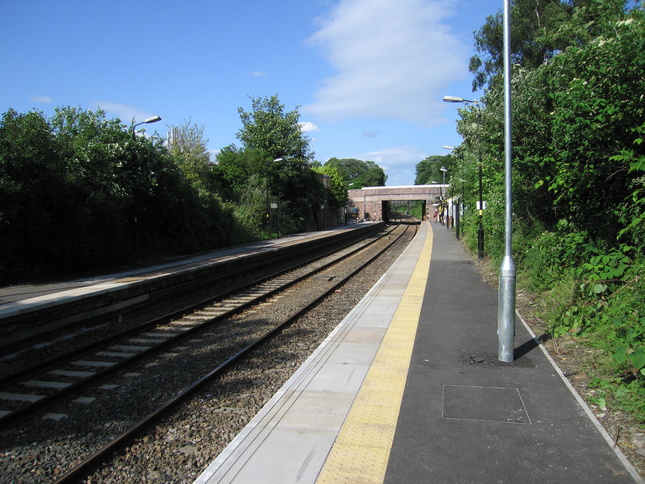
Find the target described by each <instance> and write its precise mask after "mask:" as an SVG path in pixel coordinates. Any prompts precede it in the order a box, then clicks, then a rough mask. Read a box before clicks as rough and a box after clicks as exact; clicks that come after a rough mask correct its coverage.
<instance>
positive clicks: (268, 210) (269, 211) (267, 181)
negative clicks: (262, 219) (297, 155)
mask: <svg viewBox="0 0 645 484" xmlns="http://www.w3.org/2000/svg"><path fill="white" fill-rule="evenodd" d="M282 160H283V158H276V159H275V160H273V163H275V162H277V161H282ZM265 171H266V189H267V233H268V234H269V238H271V228H272V224H271V205H270V204H269V162H268V161H267V163H266V170H265Z"/></svg>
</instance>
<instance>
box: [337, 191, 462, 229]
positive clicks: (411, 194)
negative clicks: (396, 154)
mask: <svg viewBox="0 0 645 484" xmlns="http://www.w3.org/2000/svg"><path fill="white" fill-rule="evenodd" d="M449 187H450V185H442V184H437V185H410V186H401V187H366V188H361V189H358V190H349V202H348V206H350V207H356V208H357V209H358V217H359V218H367V216H369V218H370V219H371V220H383V221H385V222H387V214H388V213H389V208H390V202H393V201H398V200H405V201H414V200H419V201H421V202H423V213H424V214H425V220H432V216H433V215H434V211H435V205H434V204H436V203H437V201H438V200H439V198H441V197H447V196H448V188H449Z"/></svg>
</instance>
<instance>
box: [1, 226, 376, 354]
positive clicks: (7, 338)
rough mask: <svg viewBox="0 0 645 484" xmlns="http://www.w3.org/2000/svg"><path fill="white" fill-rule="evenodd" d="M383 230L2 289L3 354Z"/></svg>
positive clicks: (340, 232)
mask: <svg viewBox="0 0 645 484" xmlns="http://www.w3.org/2000/svg"><path fill="white" fill-rule="evenodd" d="M384 226H385V224H383V223H382V222H365V223H360V224H359V223H350V224H348V225H343V226H339V227H335V228H331V229H325V230H320V231H315V232H304V233H298V234H293V235H289V236H285V237H281V238H278V239H271V240H264V241H259V242H254V243H250V244H245V245H240V246H236V247H231V248H226V249H220V250H215V251H210V252H205V253H201V254H194V255H191V256H186V257H177V258H173V259H168V260H165V261H161V262H156V263H152V264H149V265H142V266H140V267H130V268H124V269H123V270H121V271H114V272H110V273H106V274H102V275H92V276H91V277H86V278H79V279H76V280H66V281H57V282H51V283H39V284H19V285H13V286H5V287H0V334H2V336H1V337H0V349H3V348H11V347H12V345H14V344H16V343H24V342H25V341H27V342H28V341H29V340H30V338H34V337H39V336H42V335H43V334H47V333H48V332H52V331H56V330H60V329H62V328H67V327H70V326H71V325H74V324H84V323H85V322H86V321H88V320H89V319H91V318H99V317H103V318H105V317H110V316H118V315H119V314H121V313H123V312H125V311H127V310H130V309H133V308H136V307H137V306H138V305H141V304H146V303H149V302H150V301H153V300H157V299H160V298H164V297H166V296H167V295H169V294H170V293H171V291H172V290H173V288H175V287H180V288H181V287H184V288H185V287H186V286H188V285H193V287H198V285H199V284H204V281H209V280H212V279H213V278H215V277H218V275H220V274H223V273H227V272H228V273H231V271H234V272H238V273H239V271H240V270H241V268H242V267H243V266H244V265H246V266H247V267H248V266H251V267H253V268H257V267H259V266H261V265H263V264H264V265H266V263H267V261H270V260H272V259H271V257H273V256H277V255H278V253H280V254H283V255H282V257H283V258H288V257H296V256H297V255H299V254H302V253H306V252H308V251H316V250H320V247H322V246H323V245H325V244H327V245H329V246H332V245H333V244H336V243H343V241H349V240H351V239H353V238H356V237H358V238H360V237H362V236H363V235H360V234H359V233H361V232H363V233H370V232H376V231H378V230H380V229H382V228H383V227H384ZM184 290H185V289H184Z"/></svg>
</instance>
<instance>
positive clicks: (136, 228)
mask: <svg viewBox="0 0 645 484" xmlns="http://www.w3.org/2000/svg"><path fill="white" fill-rule="evenodd" d="M157 121H161V116H153V117H151V118H148V119H146V120H144V121H141V122H140V123H137V124H135V125H134V126H132V141H134V140H135V139H136V135H135V129H136V127H137V126H141V125H142V124H150V123H156V122H157ZM132 199H133V200H132V204H133V205H134V207H133V209H134V217H133V222H134V252H135V256H136V258H137V260H139V250H140V249H139V215H138V213H137V199H136V196H135V195H134V193H133V195H132Z"/></svg>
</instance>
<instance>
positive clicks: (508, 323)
mask: <svg viewBox="0 0 645 484" xmlns="http://www.w3.org/2000/svg"><path fill="white" fill-rule="evenodd" d="M511 123H512V117H511V1H510V0H504V181H505V184H504V185H505V187H504V192H505V193H504V195H505V196H504V198H505V201H506V203H505V207H504V225H505V237H504V239H505V240H504V259H503V260H502V265H501V267H500V270H499V293H498V303H497V335H498V349H497V359H499V360H500V361H504V362H506V363H510V362H512V361H513V359H514V338H515V278H516V269H515V262H514V261H513V254H512V239H513V230H512V228H513V201H512V193H513V190H512V183H513V177H512V156H513V143H512V139H511Z"/></svg>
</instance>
